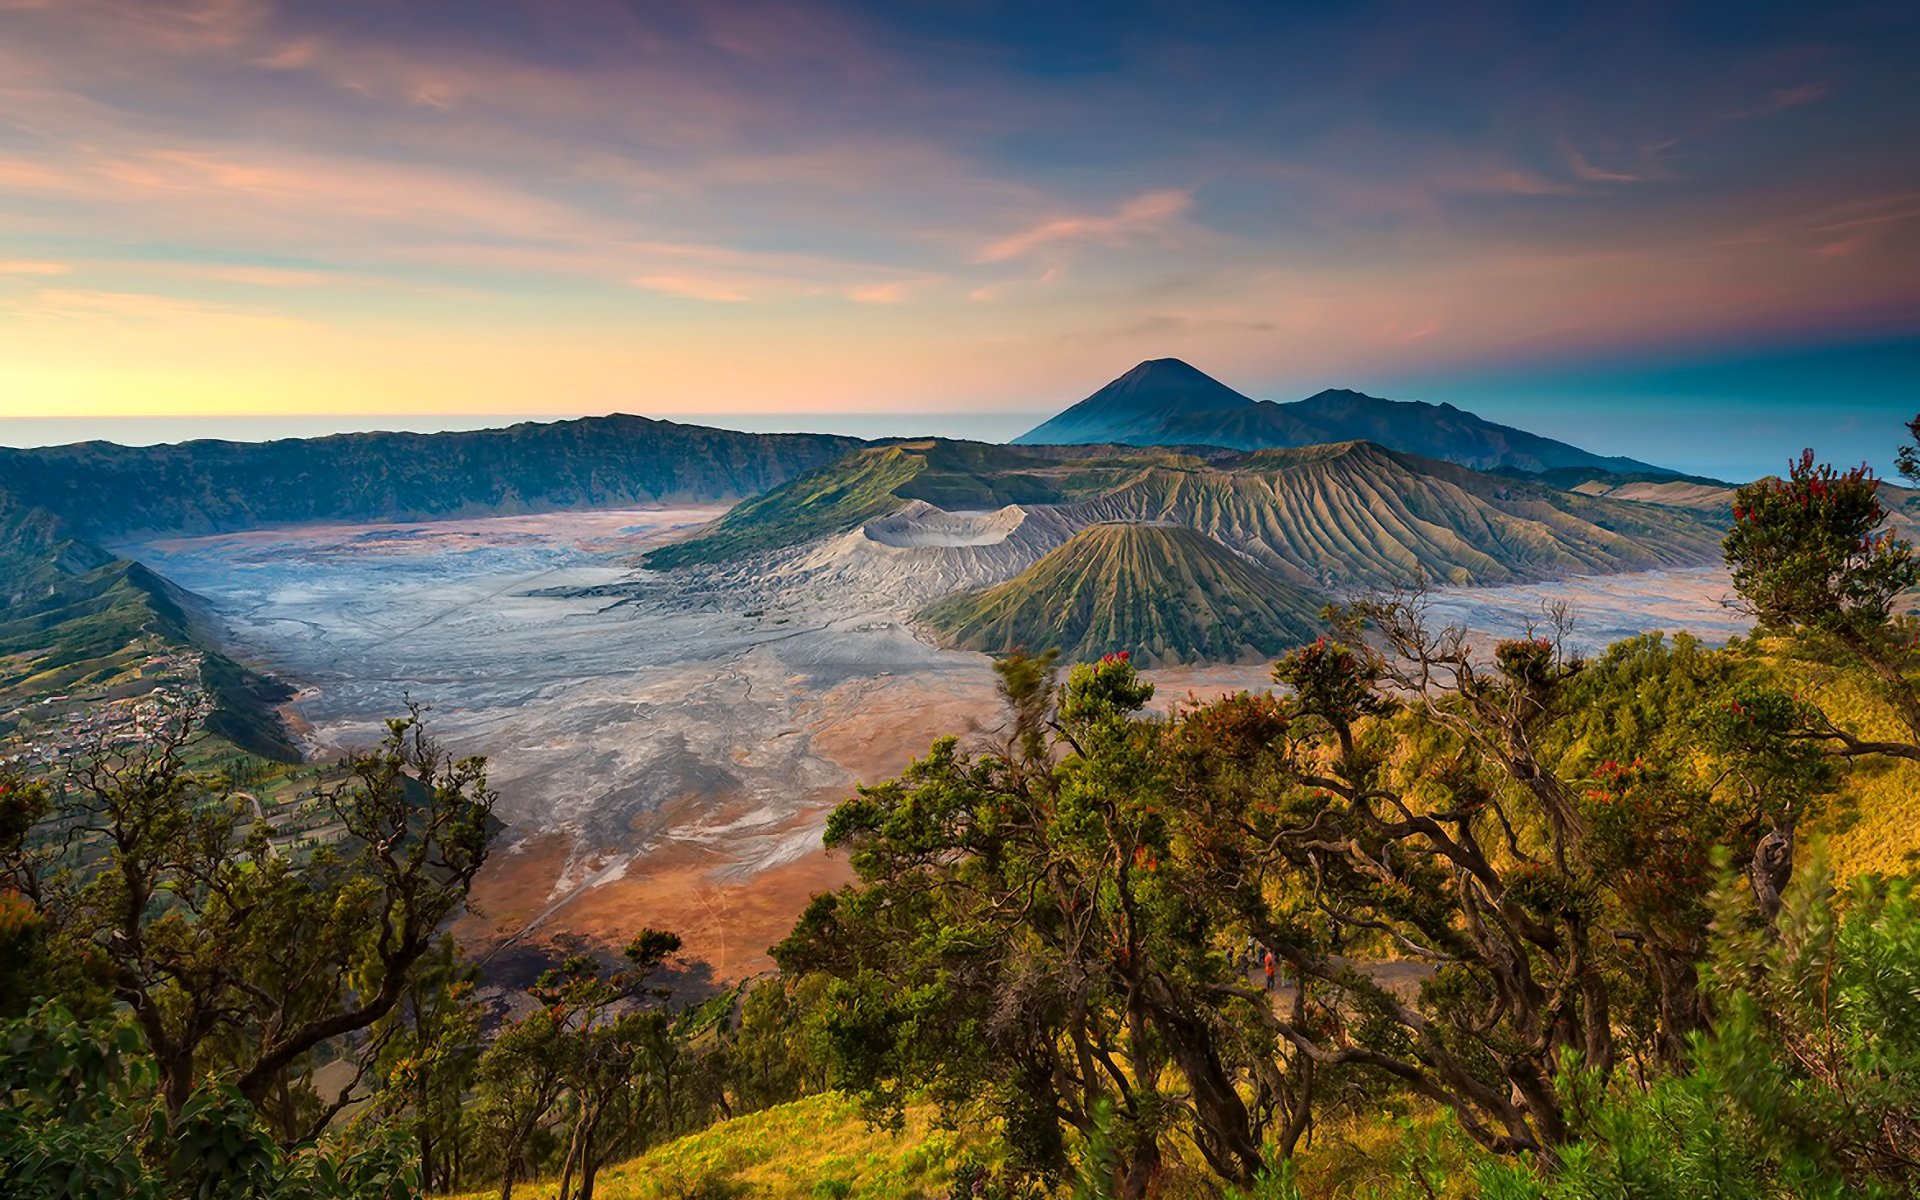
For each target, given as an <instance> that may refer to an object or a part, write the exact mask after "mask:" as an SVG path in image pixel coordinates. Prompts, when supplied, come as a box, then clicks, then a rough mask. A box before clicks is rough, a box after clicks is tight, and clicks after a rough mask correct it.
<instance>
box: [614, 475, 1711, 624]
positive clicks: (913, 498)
mask: <svg viewBox="0 0 1920 1200" xmlns="http://www.w3.org/2000/svg"><path fill="white" fill-rule="evenodd" d="M1013 504H1017V505H1018V506H1019V508H1020V510H1021V512H1020V514H1019V523H1018V525H1017V528H1016V531H1015V534H1014V536H1013V537H1010V538H1007V539H1006V540H1005V541H997V542H994V543H993V544H988V542H989V541H990V539H989V538H987V537H984V536H983V537H981V538H980V539H979V542H980V544H978V545H967V544H965V542H966V541H967V539H962V538H949V539H945V540H941V539H938V538H936V537H934V536H932V534H931V530H929V531H928V535H927V536H916V535H915V532H914V531H916V530H917V529H919V528H920V527H921V526H925V525H927V523H928V522H929V521H938V520H940V519H943V518H946V517H949V516H950V515H951V513H952V511H954V510H961V511H967V512H981V511H982V510H988V509H996V508H999V507H1001V506H1005V505H1013ZM916 506H917V507H916ZM1008 516H1009V518H1011V517H1012V516H1013V514H1008ZM1115 521H1119V522H1136V523H1138V522H1147V523H1154V524H1164V525H1183V526H1187V527H1189V528H1193V529H1197V530H1199V531H1201V532H1202V533H1205V534H1207V535H1208V536H1210V537H1212V538H1213V539H1214V540H1216V541H1218V542H1220V543H1222V544H1223V545H1225V546H1227V547H1228V548H1230V549H1232V550H1235V551H1238V552H1240V553H1242V554H1244V555H1246V556H1248V557H1250V558H1251V559H1253V560H1254V561H1256V562H1258V563H1260V564H1261V565H1264V566H1266V567H1268V568H1269V569H1271V570H1274V571H1277V572H1279V573H1280V574H1281V575H1282V576H1283V577H1284V578H1285V579H1286V580H1287V581H1288V582H1290V583H1292V584H1294V585H1295V586H1297V587H1302V588H1306V589H1308V590H1312V591H1325V590H1331V589H1335V588H1341V587H1350V586H1372V585H1381V584H1398V583H1406V582H1410V581H1412V580H1413V579H1415V578H1419V577H1424V578H1426V579H1429V580H1432V581H1435V582H1440V583H1450V584H1479V583H1510V582H1518V581H1524V580H1533V579H1544V578H1552V577H1560V576H1566V575H1573V574H1606V573H1611V572H1617V571H1628V570H1642V569H1648V568H1654V567H1671V566H1686V565H1695V564H1698V563H1703V562H1711V561H1714V560H1715V559H1716V558H1717V557H1718V555H1719V539H1720V535H1721V530H1720V526H1719V525H1718V524H1717V522H1716V514H1714V513H1711V512H1696V511H1692V510H1689V509H1685V508H1679V507H1673V506H1666V505H1653V504H1640V503H1632V502H1628V501H1623V500H1616V499H1612V498H1609V497H1604V496H1588V495H1583V494H1580V493H1578V492H1573V491H1568V490H1566V489H1564V488H1557V487H1552V486H1550V485H1547V484H1544V483H1538V482H1534V481H1531V480H1528V479H1522V478H1514V477H1509V476H1504V475H1493V474H1488V473H1485V472H1481V471H1474V470H1470V469H1468V468H1466V467H1461V466H1458V465H1455V464H1452V463H1446V462H1439V461H1435V460H1432V459H1425V458H1420V457H1417V456H1414V455H1410V454H1401V453H1396V452H1394V451H1391V450H1386V449H1383V448H1382V447H1380V446H1377V445H1374V444H1372V443H1368V442H1343V443H1338V444H1334V445H1325V446H1313V447H1305V448H1300V449H1287V450H1263V451H1257V452H1254V453H1248V454H1225V455H1216V456H1212V457H1211V459H1210V460H1209V459H1203V458H1201V457H1198V456H1195V455H1190V454H1179V453H1172V452H1168V451H1164V450H1158V449H1150V448H1140V447H1115V448H1112V449H1111V450H1109V451H1107V452H1105V453H1103V454H1100V455H1094V456H1082V455H1061V456H1055V455H1053V454H1051V453H1049V450H1048V449H1047V448H1007V447H991V446H980V445H978V444H976V443H955V442H943V441H939V440H929V441H924V442H916V443H908V444H902V445H898V446H889V447H881V448H869V449H865V450H860V451H856V452H855V453H854V454H852V455H849V456H848V457H846V458H845V459H842V460H841V461H840V462H838V463H835V464H834V465H833V466H831V467H827V468H824V469H822V470H820V471H816V472H814V473H812V474H810V475H808V476H806V477H804V478H802V479H798V480H795V481H794V482H793V483H791V484H788V485H787V486H785V487H782V488H779V489H776V490H775V491H773V492H770V493H768V494H767V495H766V496H763V497H760V498H759V499H756V500H753V501H750V502H748V503H746V504H743V505H741V506H740V507H738V508H736V509H735V510H733V511H732V512H730V513H728V514H727V515H726V516H725V517H724V518H722V519H721V520H720V521H718V522H716V523H715V524H714V525H713V526H712V527H711V528H710V529H709V530H708V532H707V533H706V534H705V535H704V536H702V537H700V538H697V539H695V540H692V541H688V542H682V543H679V544H677V545H673V546H668V547H664V548H662V549H660V550H656V551H654V552H653V553H652V554H651V555H650V556H649V557H648V559H647V563H648V565H649V566H652V567H656V568H670V567H682V566H690V565H695V564H706V565H723V564H741V563H744V562H746V561H747V560H749V559H752V558H753V557H754V556H756V555H763V554H766V553H768V552H770V551H784V550H788V549H790V548H797V547H802V546H811V547H816V549H815V551H813V552H810V553H809V554H807V555H804V556H801V557H802V558H804V560H805V562H806V563H807V564H810V565H809V567H808V569H816V568H817V569H819V570H821V571H827V572H829V573H831V572H832V571H839V572H840V574H842V575H846V576H847V577H848V578H855V577H857V578H858V579H859V580H860V581H861V586H863V587H868V588H877V589H879V590H881V591H887V590H889V589H887V588H886V587H885V586H884V584H885V580H882V579H876V578H874V577H873V572H874V571H875V570H879V571H893V572H917V571H919V570H920V569H921V568H922V567H924V566H927V565H929V564H931V563H932V560H933V559H934V558H935V557H938V558H939V559H940V563H939V568H940V569H939V570H938V571H937V572H934V574H938V575H939V576H940V577H941V578H955V579H958V578H969V579H971V580H972V585H973V586H978V585H979V584H984V583H993V582H999V581H1002V580H1004V579H1006V578H1008V577H1009V576H1010V575H1012V574H1013V573H1014V572H1016V571H1018V570H1021V569H1024V568H1025V567H1027V566H1030V565H1032V564H1033V562H1034V561H1036V560H1037V559H1038V557H1039V556H1040V555H1041V554H1044V553H1045V552H1047V551H1049V550H1051V549H1053V548H1054V547H1056V546H1058V545H1059V544H1060V543H1061V542H1063V541H1065V540H1066V539H1067V538H1068V537H1069V536H1071V535H1072V534H1073V533H1074V532H1075V531H1076V530H1079V529H1083V528H1086V527H1087V526H1090V525H1098V524H1103V523H1107V522H1115ZM833 539H839V541H837V542H835V541H833ZM881 542H884V543H885V544H886V546H887V548H888V550H889V551H890V552H889V553H886V554H875V553H872V552H871V551H872V547H871V546H869V545H867V543H881ZM936 543H938V544H937V545H936ZM913 547H920V548H918V549H913ZM903 551H904V552H903ZM1014 551H1018V553H1015V552H1014ZM849 555H853V556H856V557H858V558H859V559H860V560H861V566H860V568H859V571H858V572H857V573H856V574H848V573H847V572H846V571H842V570H840V568H841V567H843V566H845V565H846V563H845V560H847V558H848V556H849ZM987 558H992V559H993V560H994V562H995V563H998V564H1004V569H1000V572H999V574H997V575H995V574H993V573H992V571H991V570H987V569H985V568H984V567H983V568H982V570H979V571H974V570H971V569H969V568H968V567H967V566H966V565H965V564H963V563H961V562H959V561H957V560H960V559H966V560H968V561H969V562H971V561H972V560H974V559H981V560H984V559H987ZM829 559H831V560H832V561H831V562H829V561H827V560H829ZM868 559H873V560H875V561H874V562H873V563H868V562H866V560H868ZM922 560H925V561H924V562H923V561H922ZM742 569H745V568H742ZM755 570H761V568H760V567H756V568H755Z"/></svg>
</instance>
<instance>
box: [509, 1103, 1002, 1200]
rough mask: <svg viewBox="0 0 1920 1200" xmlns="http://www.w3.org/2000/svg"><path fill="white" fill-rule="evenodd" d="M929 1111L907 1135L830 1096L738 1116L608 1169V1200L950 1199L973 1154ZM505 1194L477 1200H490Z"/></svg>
mask: <svg viewBox="0 0 1920 1200" xmlns="http://www.w3.org/2000/svg"><path fill="white" fill-rule="evenodd" d="M933 1115H934V1114H933V1110H932V1108H931V1107H917V1108H912V1109H909V1110H908V1112H907V1121H906V1127H905V1128H904V1129H902V1130H900V1131H899V1132H892V1131H888V1130H885V1129H875V1128H873V1127H872V1126H870V1125H868V1124H867V1122H866V1120H865V1119H864V1118H863V1117H862V1116H861V1115H860V1109H859V1105H858V1104H857V1103H856V1102H855V1101H854V1100H853V1099H852V1098H851V1097H849V1096H846V1095H844V1094H841V1093H839V1092H825V1093H822V1094H820V1095H817V1096H809V1097H807V1098H806V1099H804V1100H796V1101H794V1102H793V1103H791V1104H782V1105H780V1106H778V1107H775V1108H769V1109H765V1110H762V1111H761V1112H757V1113H751V1114H749V1115H747V1116H743V1117H736V1118H734V1119H733V1120H731V1121H722V1122H720V1123H719V1124H717V1125H712V1126H709V1127H708V1128H706V1129H703V1130H701V1131H700V1132H698V1133H692V1134H688V1135H687V1136H686V1137H683V1138H681V1139H679V1140H678V1141H674V1142H668V1143H667V1144H665V1145H663V1146H658V1147H655V1148H654V1149H652V1150H649V1151H648V1152H647V1153H645V1154H642V1155H641V1156H640V1157H638V1158H633V1159H629V1160H628V1161H626V1162H623V1163H617V1164H615V1165H613V1166H609V1167H606V1168H604V1169H603V1170H602V1171H601V1172H600V1175H599V1178H598V1180H597V1181H596V1183H595V1186H594V1194H595V1196H596V1197H599V1198H600V1200H719V1198H721V1197H738V1198H741V1200H745V1198H746V1197H754V1198H756V1200H911V1198H912V1197H916V1196H918V1197H926V1198H929V1200H931V1198H932V1197H935V1196H939V1195H942V1194H944V1192H945V1189H946V1185H947V1184H948V1182H949V1181H950V1180H951V1178H952V1176H953V1172H954V1169H955V1168H956V1167H957V1166H959V1164H960V1162H961V1160H962V1159H963V1158H965V1157H966V1156H967V1154H968V1152H969V1151H973V1152H975V1153H976V1154H977V1153H979V1152H980V1151H979V1149H978V1148H977V1147H975V1146H974V1145H973V1144H972V1143H970V1142H969V1141H968V1140H967V1139H966V1138H965V1137H964V1136H963V1135H961V1134H959V1133H956V1132H953V1131H951V1130H945V1129H940V1128H938V1127H936V1126H935V1124H934V1121H933ZM559 1186H560V1185H559V1182H558V1180H552V1179H549V1180H543V1181H541V1182H538V1183H532V1184H522V1185H520V1186H518V1187H516V1188H514V1195H515V1196H516V1197H525V1198H526V1200H553V1197H554V1196H555V1195H556V1193H557V1192H558V1190H559ZM496 1192H497V1189H488V1190H485V1191H480V1192H475V1193H472V1197H471V1200H486V1198H487V1197H490V1196H493V1195H495V1194H496Z"/></svg>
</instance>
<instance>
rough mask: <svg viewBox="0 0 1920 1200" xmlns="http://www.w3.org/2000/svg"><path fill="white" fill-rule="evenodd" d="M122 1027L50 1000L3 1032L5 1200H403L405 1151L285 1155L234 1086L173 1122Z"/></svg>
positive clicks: (150, 1071)
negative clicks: (90, 1199) (95, 1199)
mask: <svg viewBox="0 0 1920 1200" xmlns="http://www.w3.org/2000/svg"><path fill="white" fill-rule="evenodd" d="M158 1084H159V1073H158V1071H157V1070H156V1069H155V1067H154V1064H153V1062H152V1060H151V1058H150V1057H149V1056H148V1055H147V1054H146V1053H145V1046H144V1041H143V1039H142V1037H141V1034H140V1031H139V1029H138V1027H137V1026H136V1025H135V1024H134V1022H132V1021H131V1020H129V1019H127V1018H125V1017H119V1018H113V1019H108V1020H97V1021H81V1020H79V1019H76V1018H75V1017H74V1016H73V1015H72V1014H71V1013H70V1012H68V1011H67V1010H66V1009H65V1008H64V1007H62V1006H61V1005H59V1004H58V1003H56V1002H49V1003H48V1004H45V1005H43V1006H41V1007H40V1008H38V1009H35V1010H34V1011H33V1012H31V1013H29V1014H28V1015H26V1016H24V1017H19V1018H15V1019H12V1020H10V1021H7V1022H4V1023H0V1099H4V1101H5V1102H4V1104H0V1192H4V1194H6V1195H7V1196H8V1197H9V1198H10V1200H66V1198H69V1197H82V1196H114V1197H125V1198H127V1200H147V1198H150V1200H163V1198H164V1200H406V1198H409V1197H413V1196H416V1195H417V1194H418V1180H417V1179H416V1177H415V1176H414V1175H413V1173H412V1171H411V1169H410V1166H409V1164H408V1162H407V1157H406V1150H405V1147H404V1146H402V1145H400V1144H399V1143H398V1142H397V1141H396V1140H395V1139H393V1138H392V1137H391V1136H388V1135H385V1134H381V1133H376V1135H375V1136H374V1137H373V1138H372V1139H371V1140H369V1141H367V1142H365V1143H364V1144H361V1145H343V1146H338V1147H331V1148H327V1149H321V1148H317V1147H313V1146H301V1147H296V1148H294V1149H291V1150H287V1149H283V1148H282V1147H281V1146H280V1145H279V1144H278V1143H277V1142H276V1141H275V1139H274V1137H273V1136H272V1134H271V1132H270V1131H268V1130H267V1129H266V1128H265V1127H264V1126H263V1125H262V1124H261V1122H260V1121H259V1119H258V1118H257V1116H256V1114H255V1112H254V1109H253V1107H252V1106H251V1105H249V1104H248V1103H247V1102H246V1100H245V1099H243V1098H242V1097H241V1096H240V1094H239V1092H237V1091H236V1090H234V1089H233V1088H231V1087H224V1086H217V1085H216V1086H203V1087H200V1088H197V1089H195V1090H194V1091H193V1092H192V1093H191V1094H190V1095H189V1096H188V1098H187V1100H186V1101H185V1103H183V1104H182V1105H181V1106H180V1108H179V1110H178V1111H177V1112H175V1113H172V1114H171V1115H169V1113H168V1112H167V1110H166V1108H165V1106H164V1105H162V1104H161V1103H159V1101H158V1099H157V1091H158Z"/></svg>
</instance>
